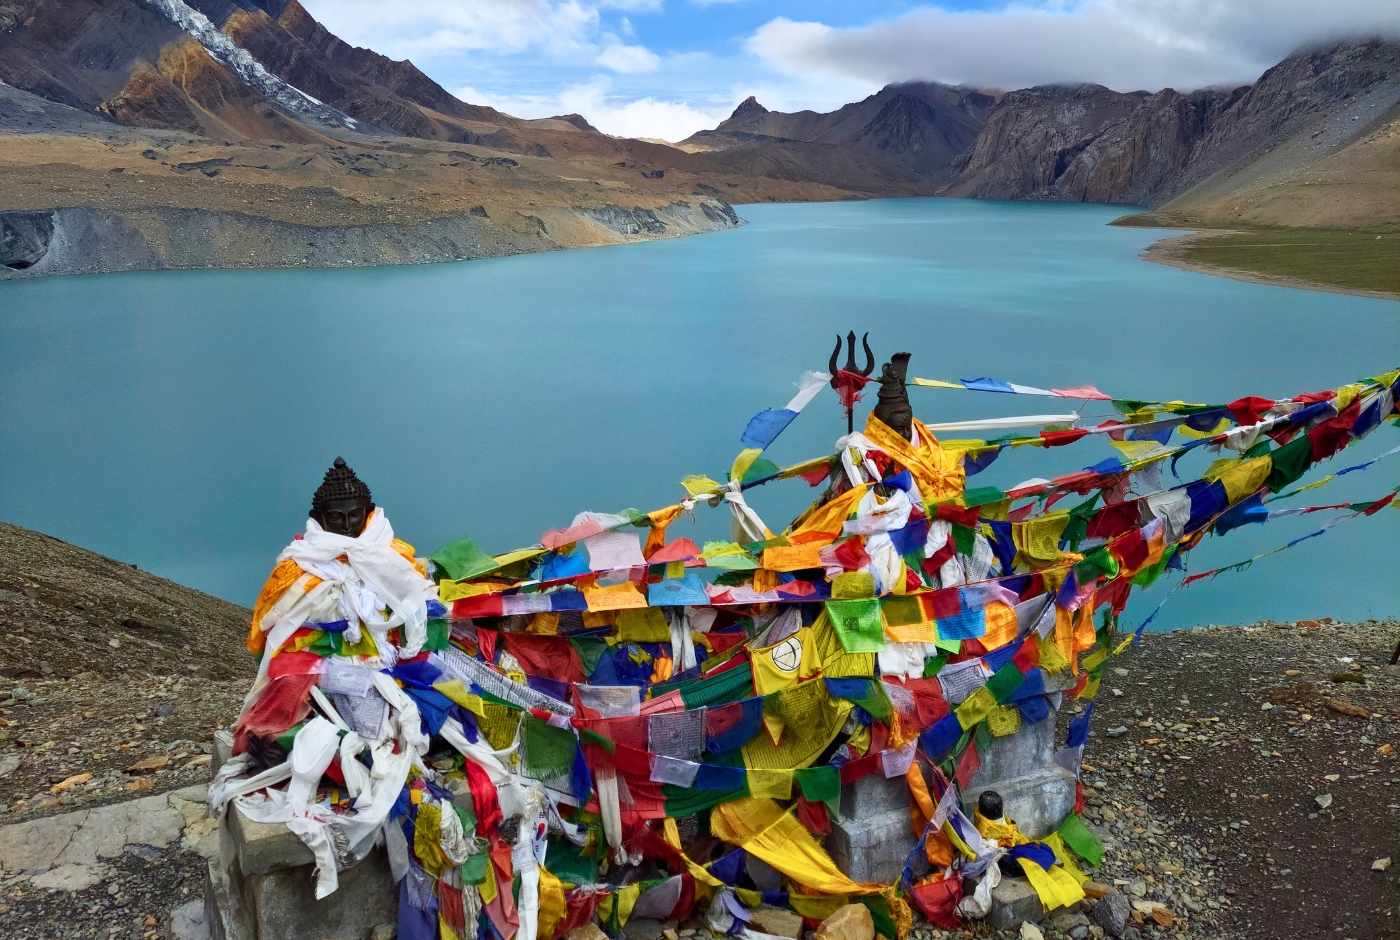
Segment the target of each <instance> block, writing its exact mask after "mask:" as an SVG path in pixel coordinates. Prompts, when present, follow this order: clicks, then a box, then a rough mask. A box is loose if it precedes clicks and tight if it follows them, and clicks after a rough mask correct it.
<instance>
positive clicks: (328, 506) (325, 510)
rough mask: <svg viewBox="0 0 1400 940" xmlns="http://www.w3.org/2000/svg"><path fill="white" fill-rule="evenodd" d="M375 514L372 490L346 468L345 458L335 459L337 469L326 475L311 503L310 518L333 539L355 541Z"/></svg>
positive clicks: (328, 471)
mask: <svg viewBox="0 0 1400 940" xmlns="http://www.w3.org/2000/svg"><path fill="white" fill-rule="evenodd" d="M373 512H374V501H373V499H371V498H370V492H369V487H368V486H365V484H364V483H363V482H362V481H361V480H360V478H359V477H357V476H355V471H354V470H351V469H350V468H349V467H348V466H346V465H345V458H343V457H337V458H335V465H334V466H332V467H331V468H330V469H329V470H327V471H326V478H325V479H324V480H323V481H322V482H321V486H320V488H319V489H318V490H316V495H315V496H313V497H312V499H311V514H310V515H311V518H312V519H315V520H316V522H317V524H318V525H320V527H321V528H322V529H324V530H325V531H326V532H329V533H331V534H332V535H343V536H346V537H347V538H352V539H356V538H359V537H360V534H361V533H362V532H364V531H365V525H366V524H368V522H369V517H370V514H371V513H373Z"/></svg>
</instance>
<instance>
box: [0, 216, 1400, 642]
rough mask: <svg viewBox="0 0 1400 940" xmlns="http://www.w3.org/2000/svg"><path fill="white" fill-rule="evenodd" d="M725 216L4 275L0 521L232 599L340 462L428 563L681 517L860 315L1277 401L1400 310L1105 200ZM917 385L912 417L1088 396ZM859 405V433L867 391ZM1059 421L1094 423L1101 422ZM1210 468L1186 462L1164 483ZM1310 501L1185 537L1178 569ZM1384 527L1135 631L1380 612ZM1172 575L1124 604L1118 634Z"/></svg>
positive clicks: (827, 438) (1322, 493) (1194, 388)
mask: <svg viewBox="0 0 1400 940" xmlns="http://www.w3.org/2000/svg"><path fill="white" fill-rule="evenodd" d="M739 212H740V215H741V216H743V217H744V218H745V219H747V220H748V221H749V224H748V225H747V226H745V227H744V228H742V229H740V230H737V231H733V232H725V233H718V234H713V235H704V236H698V237H692V238H684V239H675V240H668V241H658V242H649V243H644V244H636V245H626V246H619V247H610V248H595V249H586V250H574V251H561V252H553V253H549V254H540V255H529V256H523V257H517V258H508V259H501V260H493V261H471V262H464V263H457V264H442V265H430V266H422V267H384V268H369V269H364V268H361V269H340V270H327V271H194V272H171V273H154V274H123V275H110V276H101V277H83V278H59V279H49V280H34V281H15V282H6V283H0V357H2V358H0V520H4V521H7V522H12V523H15V524H18V525H22V526H26V527H29V528H32V529H38V530H40V531H43V532H47V533H49V534H51V535H54V536H57V537H59V538H62V539H65V540H68V541H71V542H74V543H76V544H79V545H82V546H84V547H87V548H91V549H94V550H96V551H99V552H102V553H103V554H106V555H110V556H112V557H114V558H118V559H121V560H122V561H127V562H133V563H135V564H137V565H139V566H140V567H141V568H143V569H145V570H148V571H152V572H155V573H157V574H160V575H163V576H165V577H169V578H171V579H173V580H175V581H178V582H181V583H183V584H188V585H191V586H193V587H197V588H200V589H203V590H206V591H209V592H210V593H213V594H216V595H219V596H221V597H225V598H228V599H229V600H232V601H236V602H238V603H240V604H244V605H249V606H251V604H252V601H253V599H254V597H255V596H256V594H257V591H258V588H259V587H260V586H261V583H262V581H263V579H264V577H265V576H266V574H267V572H268V570H269V569H270V567H271V565H272V563H273V560H274V558H275V557H276V555H277V553H278V551H280V550H281V548H282V547H283V546H284V545H285V544H286V543H287V541H288V540H289V539H290V538H291V536H292V535H293V533H295V532H298V531H300V529H301V526H302V524H303V521H304V519H305V515H306V510H307V508H308V507H309V504H310V498H311V494H312V492H313V491H314V490H315V488H316V486H317V485H318V483H319V482H320V478H321V475H322V473H324V471H325V469H326V467H327V466H329V465H330V463H331V461H332V460H333V459H334V458H335V457H336V455H338V454H341V455H344V456H345V458H346V459H347V460H348V461H349V463H350V464H351V466H353V467H354V468H355V469H356V471H357V472H358V473H359V474H360V476H361V477H362V478H363V479H364V480H365V481H366V482H367V483H369V485H370V486H371V488H372V489H373V491H374V496H375V500H376V502H377V503H378V504H379V505H380V506H381V507H383V508H384V509H385V510H386V511H387V513H388V515H389V518H390V520H391V521H392V522H393V525H394V527H395V530H396V532H397V533H398V534H399V535H400V537H401V538H404V539H405V540H407V541H409V542H411V543H413V544H414V545H415V546H417V548H418V549H419V551H420V553H422V554H428V553H430V552H431V551H432V550H434V549H436V548H438V547H439V546H440V545H442V544H443V543H445V542H447V541H450V540H453V539H455V538H458V537H460V536H462V535H471V536H472V537H473V538H474V539H475V540H476V541H477V543H478V544H479V545H481V546H482V547H483V548H484V549H486V550H488V551H492V552H501V551H505V550H508V549H511V548H516V547H521V546H524V545H528V544H530V543H532V542H534V541H535V540H537V539H538V538H539V536H540V534H541V533H542V532H543V531H544V530H546V529H550V528H557V527H563V526H566V525H568V524H569V522H570V521H571V520H572V518H573V516H574V514H575V513H576V512H578V511H581V510H585V509H591V510H598V511H607V512H610V511H617V510H619V509H622V508H624V507H635V508H638V509H642V510H649V509H655V508H659V507H661V506H664V505H668V504H670V503H673V502H675V501H676V499H677V498H678V497H679V496H680V495H682V493H683V491H682V490H681V488H680V487H679V485H678V481H679V480H680V479H681V478H682V477H683V476H686V475H687V474H691V473H702V474H708V475H709V476H711V477H715V478H718V479H723V478H724V474H725V472H726V470H727V469H728V467H729V465H730V463H731V462H732V460H733V458H734V456H735V454H736V453H737V452H738V451H739V449H740V447H741V445H740V443H739V435H740V433H741V432H742V431H743V429H744V426H745V424H746V423H747V422H748V420H749V418H750V417H752V416H753V415H754V414H755V413H757V412H758V411H760V410H761V409H763V408H764V407H775V408H776V407H782V406H783V405H784V404H785V403H786V402H787V400H788V399H789V398H790V397H791V394H792V391H793V384H792V383H793V382H794V381H795V380H796V379H797V377H798V376H799V375H800V374H801V373H802V372H804V371H805V370H808V369H816V370H824V369H825V367H826V362H827V358H828V357H829V355H830V352H831V347H832V344H833V341H834V337H835V334H836V333H838V332H839V333H841V334H843V335H844V334H845V333H846V331H847V330H851V329H854V330H856V331H858V332H864V331H869V333H870V342H871V345H872V347H873V349H874V350H875V353H876V356H877V357H878V358H877V360H876V362H877V369H878V363H879V362H882V361H884V359H886V358H888V357H889V355H890V354H891V353H894V352H896V351H898V350H907V351H909V352H912V353H913V359H912V362H911V366H910V375H911V376H921V377H926V378H941V379H955V378H965V377H966V378H973V377H979V376H991V377H994V378H1000V379H1004V380H1008V381H1012V382H1017V383H1020V384H1026V385H1035V386H1041V387H1046V388H1050V387H1058V388H1064V387H1071V386H1078V385H1083V384H1094V385H1097V386H1098V387H1099V388H1100V389H1103V390H1104V391H1105V392H1107V393H1109V394H1111V395H1115V396H1120V397H1125V398H1138V399H1150V400H1170V399H1184V400H1187V401H1197V402H1225V401H1231V400H1234V399H1236V398H1239V397H1241V396H1244V395H1264V396H1269V397H1285V396H1291V395H1293V394H1297V393H1300V392H1306V391H1314V390H1317V389H1321V388H1335V387H1336V386H1337V385H1339V384H1343V383H1346V382H1349V381H1352V380H1355V379H1357V378H1361V377H1365V376H1370V375H1376V374H1379V373H1382V372H1385V371H1387V370H1389V369H1391V368H1393V367H1395V366H1397V365H1400V330H1397V324H1400V304H1397V303H1393V302H1389V301H1381V300H1370V299H1363V298H1358V297H1347V296H1340V295H1335V294H1327V293H1320V292H1313V291H1301V290H1290V289H1285V288H1278V287H1266V286H1261V285H1255V284H1245V283H1240V282H1235V281H1230V280H1225V279H1220V278H1213V277H1208V276H1204V275H1199V274H1192V273H1187V272H1183V271H1178V270H1175V269H1171V268H1166V267H1162V266H1159V265H1155V264H1151V263H1148V262H1145V261H1143V260H1141V258H1140V253H1141V252H1142V250H1143V249H1144V248H1145V247H1146V246H1147V245H1149V244H1151V243H1152V242H1153V241H1155V240H1156V239H1158V238H1161V237H1163V233H1161V232H1158V231H1151V230H1143V229H1124V228H1111V227H1109V226H1108V225H1107V223H1108V222H1109V221H1111V220H1112V219H1113V218H1115V217H1117V216H1118V215H1120V214H1122V212H1123V210H1122V209H1121V208H1118V207H1101V206H1084V205H1034V204H1012V203H993V202H973V201H963V200H940V199H910V200H885V201H873V202H862V203H841V204H825V205H785V206H745V207H740V209H739ZM910 395H911V399H912V401H913V403H914V408H915V411H916V413H917V414H918V415H919V416H920V418H922V419H923V420H924V421H926V422H928V423H936V422H946V421H959V420H969V419H973V418H979V417H990V416H1008V415H1029V414H1041V413H1056V412H1068V411H1074V410H1076V409H1077V408H1078V407H1079V405H1080V403H1076V402H1064V401H1061V400H1058V399H1053V398H1032V397H1025V396H1010V395H994V394H979V393H973V392H965V391H943V390H934V389H922V388H913V389H911V390H910ZM868 397H869V399H870V402H873V400H874V388H873V387H872V388H871V389H870V394H869V396H868ZM857 407H858V409H859V411H858V419H859V420H861V421H863V420H864V414H865V411H866V410H867V408H868V403H867V404H866V405H860V406H857ZM1082 413H1083V415H1084V417H1085V418H1086V419H1089V420H1087V421H1086V423H1090V424H1092V423H1097V422H1098V421H1099V420H1102V419H1103V418H1106V417H1109V416H1111V414H1112V407H1111V406H1110V405H1109V404H1108V403H1107V402H1090V403H1088V404H1087V405H1084V406H1083V408H1082ZM844 431H845V420H844V417H843V416H842V413H841V410H840V406H839V404H838V403H837V401H836V398H835V394H834V393H833V392H831V391H830V390H826V391H824V392H823V393H822V394H821V395H819V396H818V398H817V399H816V400H815V401H814V402H813V403H812V404H811V405H809V406H808V408H807V410H806V411H805V412H804V413H803V414H802V416H801V417H800V418H799V419H798V420H797V421H796V422H795V423H794V424H793V425H792V426H791V427H790V428H789V429H788V430H787V431H786V432H785V433H784V434H783V436H782V437H780V438H779V439H778V441H777V443H776V444H775V445H774V446H773V447H772V448H771V449H770V451H769V454H768V455H769V456H770V457H771V458H772V459H773V460H774V461H775V462H777V463H778V464H780V465H786V464H790V463H795V462H797V461H798V460H802V459H805V458H808V457H814V456H819V455H822V454H827V453H830V452H831V450H832V442H833V441H834V440H835V439H836V438H837V437H838V436H840V435H841V434H842V433H844ZM996 433H997V432H987V436H995V434H996ZM959 436H967V435H959ZM1396 445H1400V430H1397V429H1396V428H1395V427H1393V426H1391V425H1388V424H1387V425H1382V426H1381V427H1380V428H1379V429H1378V430H1376V431H1375V432H1374V433H1373V434H1372V435H1371V437H1370V438H1368V439H1367V440H1365V441H1363V442H1361V443H1360V444H1357V445H1355V446H1353V447H1352V448H1350V449H1349V450H1347V451H1345V452H1344V453H1343V454H1342V455H1340V456H1339V457H1337V458H1336V459H1334V460H1333V461H1331V463H1330V464H1329V465H1327V468H1326V470H1325V471H1315V472H1314V473H1313V474H1312V475H1311V476H1310V477H1309V478H1308V479H1309V480H1311V479H1315V478H1316V477H1318V476H1320V475H1321V473H1322V472H1335V470H1336V469H1340V468H1342V467H1345V466H1349V465H1351V464H1354V463H1360V462H1361V461H1363V460H1365V459H1368V458H1370V457H1372V456H1375V455H1377V454H1380V453H1381V452H1383V451H1385V450H1388V449H1390V448H1391V447H1394V446H1396ZM1113 453H1114V452H1113V451H1112V449H1111V448H1110V447H1109V446H1108V445H1107V444H1106V443H1104V442H1102V441H1099V440H1096V439H1092V438H1091V439H1090V440H1087V441H1084V442H1081V443H1079V444H1076V445H1074V446H1071V447H1065V448H1059V449H1056V450H1054V451H1045V450H1040V449H1030V448H1025V449H1021V450H1018V451H1016V452H1014V453H1010V452H1008V453H1005V454H1004V455H1003V457H1002V458H1001V459H1000V460H999V461H998V462H996V463H995V464H993V465H992V466H991V468H989V469H988V470H987V471H986V472H984V473H983V474H981V475H980V476H978V477H976V478H975V479H976V481H977V483H978V484H989V485H996V486H1001V487H1003V488H1006V487H1010V486H1013V485H1015V484H1016V483H1018V482H1020V481H1022V480H1025V479H1027V478H1030V477H1036V476H1041V477H1050V476H1052V475H1054V474H1057V473H1063V472H1066V471H1069V470H1076V469H1079V468H1081V467H1085V466H1089V465H1091V464H1094V463H1097V462H1098V461H1100V460H1102V459H1104V458H1105V457H1108V456H1110V455H1112V454H1113ZM1210 459H1212V458H1211V457H1210V456H1209V455H1207V454H1205V453H1204V449H1202V451H1200V452H1197V453H1196V454H1193V455H1191V456H1189V457H1188V458H1187V459H1185V460H1183V461H1182V464H1181V467H1180V470H1181V473H1182V476H1183V478H1193V477H1195V476H1198V475H1199V474H1200V472H1201V471H1202V470H1203V469H1204V467H1205V466H1206V465H1207V463H1208V462H1209V461H1210ZM1397 483H1400V455H1397V456H1396V457H1394V458H1391V459H1390V460H1389V461H1384V462H1382V463H1379V464H1377V465H1376V466H1375V467H1373V468H1371V469H1370V470H1368V471H1366V472H1364V473H1355V474H1351V475H1348V476H1346V477H1344V478H1342V479H1340V480H1338V481H1337V482H1336V483H1335V484H1332V485H1331V486H1329V487H1327V488H1325V489H1321V490H1318V491H1316V492H1313V493H1309V494H1305V495H1304V496H1302V497H1299V498H1297V499H1295V500H1293V501H1291V502H1289V503H1287V504H1283V505H1287V506H1290V507H1297V506H1304V505H1309V504H1323V503H1339V502H1345V501H1347V500H1362V499H1372V498H1377V497H1380V496H1382V495H1384V494H1385V493H1388V492H1390V491H1391V490H1393V489H1394V488H1395V487H1396V485H1397ZM814 495H815V492H814V491H812V490H809V489H808V488H807V486H806V485H805V484H804V483H803V482H802V481H800V480H793V481H786V482H779V483H773V484H769V485H768V486H766V487H763V488H761V489H759V490H756V491H751V495H750V503H751V504H752V505H753V506H754V507H755V508H756V509H757V510H758V512H759V513H760V514H761V515H762V516H763V517H764V519H765V520H766V521H767V522H768V524H769V526H770V527H771V528H773V529H774V530H778V529H780V528H782V526H783V525H785V524H786V522H787V521H788V520H789V519H790V518H791V517H792V516H794V515H795V514H796V513H797V512H798V511H800V510H801V509H802V508H803V507H805V506H806V505H807V503H808V502H810V500H811V499H812V498H813V496H814ZM1309 497H1312V498H1311V499H1310V498H1309ZM1335 517H1336V513H1333V512H1324V513H1315V514H1312V515H1309V516H1305V517H1299V518H1287V519H1278V520H1274V521H1272V522H1270V523H1268V524H1267V525H1263V526H1253V527H1249V528H1247V529H1244V530H1238V531H1236V532H1234V533H1231V534H1230V535H1229V536H1227V537H1224V538H1208V539H1207V540H1206V541H1205V542H1204V543H1203V544H1202V545H1201V546H1200V548H1199V549H1197V550H1196V551H1195V552H1194V553H1193V557H1192V559H1191V569H1192V570H1195V571H1200V570H1205V569H1207V568H1212V567H1216V566H1218V565H1222V564H1227V563H1230V562H1234V561H1238V560H1241V559H1244V558H1248V557H1250V556H1252V555H1254V554H1257V553H1259V552H1262V551H1265V550H1268V549H1270V548H1273V547H1276V546H1278V545H1282V544H1284V543H1285V542H1288V541H1289V540H1291V539H1293V538H1296V537H1298V536H1301V535H1304V534H1307V533H1308V532H1311V531H1314V530H1316V529H1318V528H1319V527H1320V525H1321V524H1323V523H1325V522H1326V521H1329V520H1331V519H1333V518H1335ZM1397 522H1400V513H1397V511H1395V510H1386V511H1385V512H1383V513H1381V514H1379V515H1377V516H1375V517H1372V518H1361V519H1357V520H1355V521H1353V522H1350V523H1346V524H1343V525H1342V526H1339V527H1338V528H1336V529H1335V530H1333V531H1331V532H1329V533H1328V534H1327V535H1326V536H1324V537H1322V538H1318V539H1314V540H1312V541H1309V542H1307V543H1304V544H1303V545H1300V546H1299V547H1297V548H1296V549H1293V550H1291V551H1289V552H1287V553H1285V554H1282V555H1278V556H1275V557H1272V558H1269V559H1265V560H1264V561H1261V562H1260V563H1259V564H1257V565H1255V566H1254V567H1253V568H1251V569H1249V570H1248V571H1245V572H1243V573H1239V574H1228V575H1225V576H1223V577H1221V578H1219V579H1217V580H1215V581H1211V582H1206V583H1202V584H1199V585H1193V586H1191V587H1190V588H1187V589H1185V590H1181V591H1179V592H1177V593H1176V594H1175V596H1174V597H1173V598H1172V600H1171V602H1170V603H1169V604H1168V605H1167V606H1166V608H1165V609H1164V610H1163V612H1162V614H1161V616H1160V617H1159V619H1158V621H1157V624H1158V625H1160V626H1164V627H1185V626H1192V625H1196V624H1210V623H1215V624H1239V623H1252V622H1255V621H1257V620H1260V619H1273V620H1292V619H1299V618H1306V617H1319V616H1332V617H1336V618H1360V619H1366V618H1377V619H1383V618H1386V617H1389V616H1392V615H1396V614H1398V613H1400V581H1397V579H1396V578H1395V576H1394V573H1393V565H1394V559H1395V558H1396V557H1397V549H1400V532H1398V530H1400V526H1397ZM727 528H728V511H727V510H712V509H708V508H707V507H701V508H700V510H699V512H698V519H697V521H696V523H695V524H693V525H692V524H691V523H689V522H686V521H681V522H679V523H677V524H676V525H675V526H673V528H672V530H671V535H672V537H675V536H678V535H687V536H690V537H692V538H696V539H697V540H701V539H703V538H705V537H710V538H716V537H720V536H721V535H722V534H724V533H725V532H727ZM1177 577H1178V576H1177V575H1174V574H1173V575H1170V576H1169V577H1168V578H1166V579H1163V581H1162V582H1159V584H1158V585H1157V586H1155V587H1154V588H1153V590H1152V591H1150V592H1148V593H1146V594H1140V595H1138V596H1135V597H1134V600H1133V602H1132V603H1131V605H1130V607H1129V609H1128V612H1127V614H1126V615H1125V624H1127V625H1129V626H1135V625H1136V624H1137V622H1138V621H1139V620H1141V618H1142V617H1143V616H1145V615H1146V613H1147V612H1148V611H1150V610H1151V609H1152V607H1154V606H1155V605H1156V603H1157V601H1158V600H1159V599H1160V598H1161V597H1162V596H1163V595H1164V594H1165V593H1166V591H1167V590H1169V588H1170V585H1171V584H1172V583H1175V580H1176V579H1177Z"/></svg>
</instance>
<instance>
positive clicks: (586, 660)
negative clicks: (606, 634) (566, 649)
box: [569, 636, 608, 676]
mask: <svg viewBox="0 0 1400 940" xmlns="http://www.w3.org/2000/svg"><path fill="white" fill-rule="evenodd" d="M569 645H570V646H572V647H573V648H574V650H575V652H577V653H578V658H579V663H580V664H581V665H582V666H583V674H584V675H585V676H591V675H593V670H595V669H597V668H598V661H599V660H600V659H602V658H603V654H604V653H606V652H607V651H608V642H607V640H603V639H599V638H598V637H581V636H571V637H569Z"/></svg>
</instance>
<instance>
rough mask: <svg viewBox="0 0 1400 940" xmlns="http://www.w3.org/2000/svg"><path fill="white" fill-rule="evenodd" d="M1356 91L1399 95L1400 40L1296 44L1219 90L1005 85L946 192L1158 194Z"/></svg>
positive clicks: (1291, 134) (1283, 135) (1368, 95)
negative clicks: (1314, 46)
mask: <svg viewBox="0 0 1400 940" xmlns="http://www.w3.org/2000/svg"><path fill="white" fill-rule="evenodd" d="M1363 98H1364V99H1366V100H1368V101H1374V102H1375V106H1376V107H1379V108H1380V109H1381V110H1384V108H1385V107H1389V106H1390V105H1391V104H1393V103H1394V101H1395V100H1396V99H1397V98H1400V45H1397V44H1395V43H1385V42H1382V41H1379V40H1374V41H1368V42H1345V43H1338V44H1336V45H1333V46H1330V47H1328V48H1326V49H1320V50H1315V51H1311V52H1305V53H1299V54H1296V55H1293V56H1290V57H1289V58H1287V59H1285V60H1284V61H1283V62H1281V63H1280V64H1279V65H1277V66H1275V67H1274V68H1272V69H1270V70H1269V71H1267V72H1265V73H1264V75H1263V76H1262V77H1261V78H1260V79H1259V81H1258V82H1257V83H1255V84H1254V85H1253V86H1250V87H1244V88H1237V89H1235V90H1233V91H1228V92H1227V91H1220V90H1209V89H1208V90H1203V91H1195V92H1190V93H1188V94H1180V93H1178V92H1176V91H1174V90H1172V89H1165V90H1163V91H1160V92H1158V93H1156V94H1153V95H1148V94H1146V93H1143V92H1134V93H1130V94H1121V93H1119V92H1114V91H1110V90H1108V89H1106V88H1102V87H1100V86H1097V85H1078V86H1072V87H1050V88H1032V89H1029V90H1026V91H1016V92H1011V93H1010V94H1008V95H1007V96H1006V97H1005V98H1004V99H1003V100H1002V101H1001V103H1000V104H999V105H998V106H997V107H996V109H995V110H994V111H993V112H992V114H991V116H990V117H989V118H988V120H987V125H986V127H985V128H984V129H983V131H982V133H981V135H980V136H979V137H978V138H977V142H976V144H975V145H974V146H973V147H972V148H971V149H970V150H969V151H968V152H967V153H966V154H965V155H963V156H962V157H961V158H960V159H959V161H958V162H957V164H956V165H955V167H954V170H955V172H956V177H955V178H954V180H953V181H952V182H951V183H950V184H949V186H948V187H947V189H946V190H945V191H944V192H945V193H946V194H947V195H952V196H972V197H979V198H989V199H1057V200H1074V201H1084V202H1106V203H1126V204H1136V205H1159V204H1161V203H1163V202H1166V201H1167V200H1169V199H1171V198H1173V197H1175V196H1177V195H1179V194H1181V193H1183V192H1185V191H1186V190H1188V189H1190V188H1191V187H1193V186H1195V185H1197V184H1200V183H1202V182H1203V181H1205V180H1207V179H1209V178H1211V177H1212V176H1216V175H1218V174H1221V173H1231V172H1239V171H1242V170H1244V169H1245V168H1247V167H1249V166H1251V165H1253V164H1254V163H1255V162H1256V161H1259V160H1260V159H1261V158H1262V157H1263V156H1264V154H1266V153H1268V152H1270V151H1271V150H1273V149H1274V148H1277V147H1280V146H1282V145H1284V144H1285V143H1287V142H1289V141H1291V140H1294V139H1295V138H1299V137H1300V136H1306V135H1308V134H1311V133H1313V132H1315V131H1317V130H1318V128H1320V127H1321V126H1323V125H1327V124H1329V122H1330V123H1331V124H1335V123H1336V122H1335V120H1334V119H1335V118H1336V117H1337V116H1338V115H1339V114H1341V113H1342V112H1344V111H1348V112H1349V111H1351V110H1354V104H1355V102H1356V101H1357V100H1358V99H1363ZM1363 127H1364V125H1358V126H1355V127H1352V128H1350V129H1349V130H1350V134H1351V135H1352V136H1355V134H1356V133H1358V132H1359V131H1361V130H1362V129H1363ZM1342 130H1343V131H1344V133H1343V135H1342V136H1344V137H1345V136H1346V133H1345V131H1347V129H1346V128H1343V129H1342Z"/></svg>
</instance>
